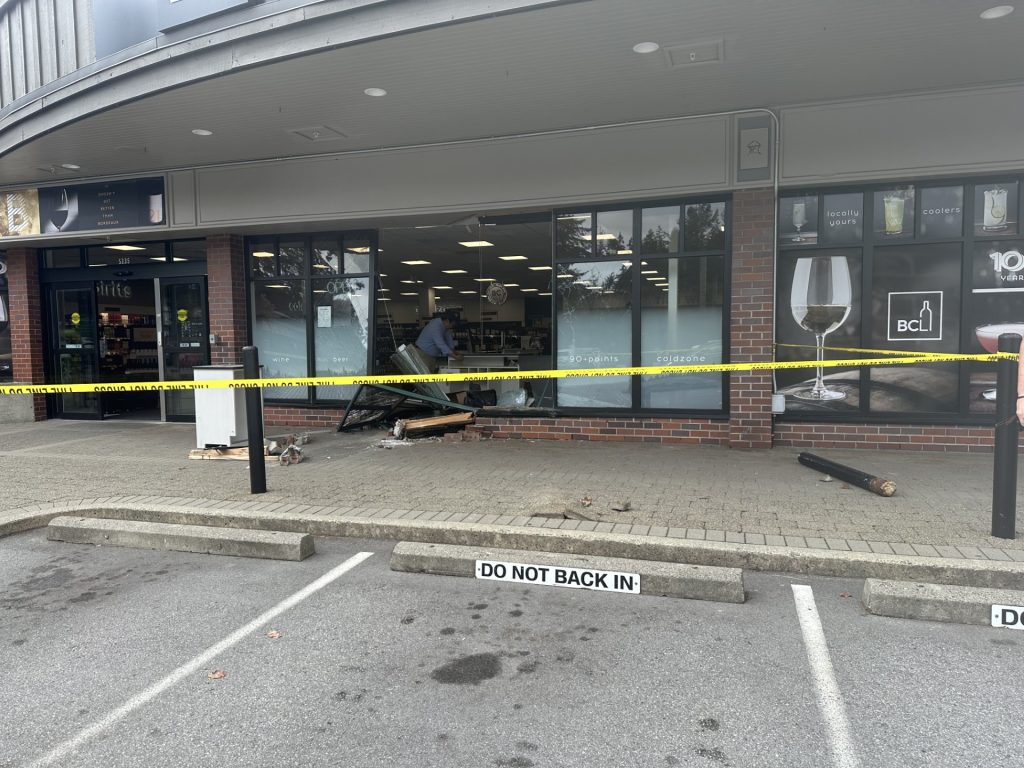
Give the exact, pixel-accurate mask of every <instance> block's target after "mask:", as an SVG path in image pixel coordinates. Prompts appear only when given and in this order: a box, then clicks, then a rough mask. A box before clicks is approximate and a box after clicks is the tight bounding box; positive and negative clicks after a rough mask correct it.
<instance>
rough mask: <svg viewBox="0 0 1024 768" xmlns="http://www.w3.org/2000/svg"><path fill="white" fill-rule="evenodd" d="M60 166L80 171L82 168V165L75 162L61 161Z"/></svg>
mask: <svg viewBox="0 0 1024 768" xmlns="http://www.w3.org/2000/svg"><path fill="white" fill-rule="evenodd" d="M60 167H61V168H67V169H68V170H69V171H80V170H82V166H80V165H76V164H75V163H61V164H60Z"/></svg>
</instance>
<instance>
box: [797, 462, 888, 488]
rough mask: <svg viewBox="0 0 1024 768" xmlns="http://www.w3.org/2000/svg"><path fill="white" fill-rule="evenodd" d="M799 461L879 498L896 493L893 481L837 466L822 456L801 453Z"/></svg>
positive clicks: (843, 465) (841, 465)
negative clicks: (875, 494)
mask: <svg viewBox="0 0 1024 768" xmlns="http://www.w3.org/2000/svg"><path fill="white" fill-rule="evenodd" d="M797 461H799V462H800V463H801V464H803V465H804V466H805V467H810V468H811V469H815V470H817V471H818V472H824V473H825V474H826V475H831V476H832V477H835V478H838V479H839V480H842V481H843V482H846V483H850V484H852V485H856V486H857V487H858V488H863V489H864V490H866V491H871V492H872V493H877V494H878V495H879V496H892V495H893V494H894V493H896V483H894V482H893V481H892V480H885V479H884V478H881V477H875V475H869V474H868V473H867V472H862V471H861V470H859V469H854V468H853V467H848V466H846V465H845V464H837V463H836V462H834V461H829V460H828V459H823V458H821V456H815V455H814V454H813V453H807V452H804V453H801V454H800V455H799V456H798V457H797Z"/></svg>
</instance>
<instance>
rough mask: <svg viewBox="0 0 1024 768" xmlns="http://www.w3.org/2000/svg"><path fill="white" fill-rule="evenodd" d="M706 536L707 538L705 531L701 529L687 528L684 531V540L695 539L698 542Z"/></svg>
mask: <svg viewBox="0 0 1024 768" xmlns="http://www.w3.org/2000/svg"><path fill="white" fill-rule="evenodd" d="M706 536H707V531H705V530H704V529H703V528H687V529H686V538H688V539H697V540H698V541H702V540H704V538H705V537H706Z"/></svg>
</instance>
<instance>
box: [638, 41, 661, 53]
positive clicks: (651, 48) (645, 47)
mask: <svg viewBox="0 0 1024 768" xmlns="http://www.w3.org/2000/svg"><path fill="white" fill-rule="evenodd" d="M659 48H661V46H660V45H658V44H657V43H651V42H647V43H637V44H636V45H634V46H633V50H634V51H636V52H637V53H654V52H655V51H656V50H658V49H659Z"/></svg>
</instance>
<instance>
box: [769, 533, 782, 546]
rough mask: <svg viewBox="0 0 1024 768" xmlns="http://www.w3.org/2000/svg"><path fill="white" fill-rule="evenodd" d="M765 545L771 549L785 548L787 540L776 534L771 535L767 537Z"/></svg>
mask: <svg viewBox="0 0 1024 768" xmlns="http://www.w3.org/2000/svg"><path fill="white" fill-rule="evenodd" d="M764 543H765V544H767V545H768V546H769V547H784V546H786V538H785V537H784V536H780V535H778V534H775V533H770V534H766V535H765V537H764Z"/></svg>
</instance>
